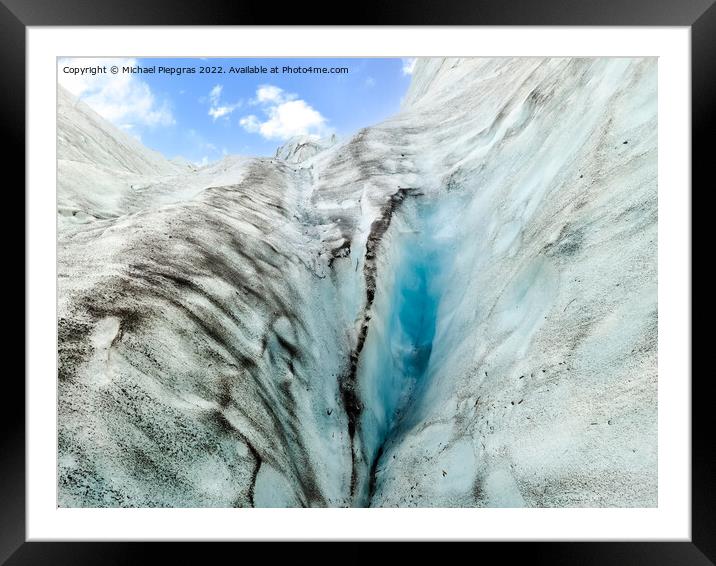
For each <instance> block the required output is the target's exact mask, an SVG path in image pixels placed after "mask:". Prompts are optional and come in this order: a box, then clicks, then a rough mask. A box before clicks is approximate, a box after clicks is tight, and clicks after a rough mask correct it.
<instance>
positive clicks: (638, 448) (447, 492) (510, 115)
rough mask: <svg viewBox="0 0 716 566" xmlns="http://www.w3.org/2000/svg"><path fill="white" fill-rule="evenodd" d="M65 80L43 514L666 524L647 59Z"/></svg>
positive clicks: (140, 72) (309, 67) (206, 68)
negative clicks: (156, 512) (276, 512)
mask: <svg viewBox="0 0 716 566" xmlns="http://www.w3.org/2000/svg"><path fill="white" fill-rule="evenodd" d="M120 54H121V53H120ZM54 60H55V59H53V61H54ZM56 62H57V85H56V87H57V107H56V167H57V177H56V178H57V186H56V250H57V265H56V274H57V279H56V285H57V315H56V320H57V352H56V354H57V376H56V378H57V379H56V387H57V446H56V448H57V451H56V454H57V501H56V505H57V506H58V507H59V508H78V507H82V508H158V507H162V508H201V507H211V508H233V507H256V508H266V507H277V508H293V507H336V508H355V507H358V508H416V507H417V508H476V507H490V508H506V507H518V508H657V507H658V506H659V498H658V495H659V489H658V488H659V485H658V481H657V478H658V473H659V469H658V466H657V462H658V450H657V448H658V440H659V434H658V432H659V431H658V420H657V416H658V411H657V409H658V407H657V405H658V403H657V397H658V390H659V387H658V369H657V357H658V347H657V346H658V334H659V333H658V321H659V309H658V293H657V291H658V284H657V283H658V281H657V256H658V245H657V244H658V237H657V228H658V212H659V211H658V198H657V189H658V184H657V179H659V181H660V182H661V177H659V171H658V162H657V152H658V140H657V128H658V116H657V115H658V112H657V102H658V93H657V90H658V89H657V79H658V69H659V68H660V61H659V58H658V57H633V56H629V57H612V56H597V57H582V56H579V57H576V56H575V57H541V56H540V57H531V56H521V57H514V56H510V57H507V56H505V57H462V58H451V57H345V58H329V57H323V58H317V57H284V58H267V57H257V58H215V57H191V58H175V57H161V58H160V57H149V56H148V57H119V56H118V57H113V58H109V57H72V56H66V57H57V58H56ZM50 69H51V70H52V67H51V65H50ZM52 80H54V79H52ZM50 90H51V89H50ZM51 189H52V187H50V191H47V192H46V195H45V198H46V199H52V196H51V195H52V191H51ZM687 377H688V376H684V377H683V379H684V380H686V379H687ZM53 385H54V384H53ZM661 433H662V434H663V433H664V431H663V429H662V430H661ZM259 512H260V511H255V510H252V511H247V513H259ZM375 512H376V511H371V512H369V513H375Z"/></svg>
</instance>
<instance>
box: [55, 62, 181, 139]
mask: <svg viewBox="0 0 716 566" xmlns="http://www.w3.org/2000/svg"><path fill="white" fill-rule="evenodd" d="M68 65H69V66H77V67H89V66H94V65H106V66H107V67H110V66H112V65H116V66H118V67H120V68H122V67H124V66H136V65H137V60H136V59H110V58H99V59H90V58H77V59H71V58H70V59H60V60H59V61H58V66H59V72H58V77H59V79H58V80H59V83H60V84H61V85H62V86H63V87H65V88H66V89H67V90H69V91H70V92H71V93H72V94H74V95H75V96H77V97H78V98H81V99H82V100H83V101H84V102H85V103H86V104H88V105H89V106H90V108H92V109H93V110H94V111H95V112H97V113H98V114H99V115H100V116H102V117H103V118H105V119H107V120H109V121H110V122H112V123H113V124H116V125H118V126H119V127H122V128H124V129H126V130H131V129H133V128H136V127H138V126H149V127H155V126H169V125H171V124H174V123H175V120H174V116H173V115H172V111H171V108H170V106H169V102H168V101H167V100H163V101H160V100H158V99H157V97H156V95H155V94H154V93H153V92H152V89H151V88H150V87H149V85H148V84H147V83H145V82H144V81H142V80H141V79H140V78H139V75H133V74H130V73H118V74H116V75H112V74H106V75H104V74H102V75H99V74H98V75H70V74H66V73H63V72H62V67H64V66H68Z"/></svg>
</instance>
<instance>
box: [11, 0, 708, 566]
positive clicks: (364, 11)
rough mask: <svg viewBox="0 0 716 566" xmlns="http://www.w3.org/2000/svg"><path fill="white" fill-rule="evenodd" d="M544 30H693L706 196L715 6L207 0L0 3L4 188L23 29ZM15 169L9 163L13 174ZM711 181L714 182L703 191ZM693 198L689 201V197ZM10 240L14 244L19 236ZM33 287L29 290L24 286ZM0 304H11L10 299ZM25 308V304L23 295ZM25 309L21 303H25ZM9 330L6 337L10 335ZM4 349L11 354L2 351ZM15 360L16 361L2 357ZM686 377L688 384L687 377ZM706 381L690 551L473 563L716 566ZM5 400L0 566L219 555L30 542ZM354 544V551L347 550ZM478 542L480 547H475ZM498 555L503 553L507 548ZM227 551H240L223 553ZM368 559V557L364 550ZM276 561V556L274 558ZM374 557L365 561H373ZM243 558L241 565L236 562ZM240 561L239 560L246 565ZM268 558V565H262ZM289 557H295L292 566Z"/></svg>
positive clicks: (632, 549)
mask: <svg viewBox="0 0 716 566" xmlns="http://www.w3.org/2000/svg"><path fill="white" fill-rule="evenodd" d="M348 14H350V16H351V17H352V21H351V22H350V23H351V24H352V25H398V24H407V25H471V26H475V25H550V26H556V25H559V26H688V27H690V29H691V56H692V62H691V78H692V85H691V86H692V187H693V185H697V184H698V185H699V186H701V189H702V190H707V185H706V179H707V174H708V173H709V172H708V170H707V167H708V165H709V163H710V162H711V161H713V157H712V156H711V154H710V151H709V147H710V144H709V143H708V142H709V141H710V140H708V137H712V136H713V132H714V130H715V126H716V124H715V123H714V101H715V100H716V5H714V0H621V1H618V0H601V1H599V2H596V1H593V0H591V1H590V0H541V1H539V2H537V1H532V2H530V1H529V0H489V1H484V0H480V1H468V0H442V1H441V2H435V1H434V0H413V1H409V0H399V1H395V0H394V1H392V2H388V1H384V2H374V1H372V0H370V1H363V2H361V3H360V9H356V10H355V12H354V13H350V12H349V11H348V10H347V9H346V5H343V4H342V3H335V4H334V5H333V6H332V7H323V6H321V7H319V5H316V6H315V7H311V6H309V5H307V4H305V3H297V2H296V3H291V4H289V5H287V6H282V7H281V8H280V9H279V8H278V7H277V6H275V5H273V4H272V3H268V2H262V3H260V2H256V1H250V2H249V1H241V0H238V1H234V2H230V1H227V0H204V1H203V2H192V1H190V0H143V1H141V2H138V1H136V0H131V1H130V0H124V1H122V2H116V1H111V0H55V1H52V0H0V73H1V74H2V75H1V76H2V77H3V79H4V81H3V82H4V84H3V85H2V86H1V87H0V116H1V119H2V122H0V123H2V129H3V133H4V137H5V139H6V140H7V141H8V142H9V143H7V144H6V147H7V149H6V150H5V151H6V153H5V163H6V164H7V165H8V167H6V170H7V171H8V173H7V174H9V175H11V176H12V175H15V176H16V178H15V179H13V181H14V183H13V184H12V185H11V184H10V182H8V185H6V190H9V187H10V186H14V187H20V186H23V187H24V186H25V174H24V168H22V167H20V164H21V163H24V162H25V161H24V159H25V155H24V151H25V115H26V111H27V108H26V106H25V89H26V86H25V49H26V45H25V31H26V27H28V26H73V25H266V24H271V25H284V24H311V25H315V24H322V25H340V24H342V23H343V22H344V18H345V17H346V15H348ZM13 164H16V165H13ZM711 184H712V183H710V184H709V186H710V185H711ZM685 190H691V191H692V192H691V194H692V195H693V189H692V188H691V189H689V188H685ZM15 238H16V236H15ZM27 283H28V282H27V281H25V284H27ZM6 300H7V299H6ZM25 300H26V301H28V300H31V297H29V296H28V295H27V294H25ZM26 304H27V303H26ZM7 328H8V327H6V330H7ZM6 348H7V346H6ZM8 355H11V354H8ZM683 379H685V380H686V379H691V376H690V375H689V376H683ZM710 379H711V377H710V374H707V373H704V374H701V375H696V376H695V378H694V379H692V381H691V387H692V538H691V541H690V542H666V541H665V542H581V543H567V542H563V543H559V542H544V543H481V546H480V547H479V548H477V549H474V550H472V557H473V558H474V559H478V558H479V557H483V558H484V559H488V556H490V555H493V554H494V553H495V552H498V553H499V554H500V555H502V556H504V557H509V558H510V559H511V561H515V563H520V562H521V561H523V560H524V561H529V562H530V563H532V564H550V565H557V564H599V565H603V564H676V565H691V564H693V565H701V564H704V565H705V564H714V563H716V536H715V535H716V505H714V502H715V498H714V493H715V492H716V458H715V451H714V443H713V440H712V438H711V431H712V430H713V428H714V420H715V419H714V411H713V409H712V407H711V404H712V399H711V397H710V396H709V395H708V388H709V381H710ZM3 380H4V383H3V392H4V394H5V395H4V397H5V402H4V403H3V407H2V411H0V424H1V425H2V428H1V429H0V430H1V433H0V434H1V438H2V440H1V443H2V444H1V445H0V563H4V564H7V565H21V564H53V565H64V564H68V565H69V564H72V565H77V564H106V565H109V564H135V563H144V562H146V561H149V560H152V561H156V560H161V563H171V562H175V563H181V564H183V563H188V562H189V561H194V560H201V561H202V562H208V561H210V560H212V559H213V556H212V555H214V554H215V553H217V551H218V552H223V551H225V550H227V547H226V545H224V544H221V545H217V544H206V543H126V542H125V543H122V542H111V543H83V542H56V543H40V542H26V537H25V519H26V516H25V406H24V403H23V402H21V399H24V396H25V387H24V383H23V382H22V380H21V379H20V375H19V372H12V371H9V370H6V371H5V372H4V376H3ZM353 544H359V543H353ZM478 544H480V543H478ZM505 545H509V547H506V546H505ZM228 550H229V552H231V553H234V552H235V550H233V547H232V549H228ZM366 550H367V552H366ZM273 552H274V551H273V550H272V553H273ZM290 552H292V553H294V554H295V556H300V555H303V556H304V557H305V559H306V560H307V561H311V562H313V561H314V560H316V561H320V562H326V561H328V560H340V561H341V562H345V561H346V558H348V559H349V560H352V561H358V560H363V561H365V560H374V559H376V552H375V549H374V548H367V549H365V550H363V552H361V551H360V549H358V551H357V552H349V553H346V552H345V548H331V549H328V550H321V551H319V552H320V554H321V556H323V557H322V558H320V557H318V556H316V557H313V555H312V554H311V553H310V552H309V553H301V554H298V553H300V550H295V549H291V550H290ZM368 552H370V556H369V555H368ZM242 557H243V559H245V556H243V555H242ZM242 557H239V556H238V555H235V559H242ZM267 559H268V557H267ZM294 559H295V557H294Z"/></svg>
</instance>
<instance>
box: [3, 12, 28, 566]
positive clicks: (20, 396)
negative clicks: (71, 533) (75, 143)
mask: <svg viewBox="0 0 716 566" xmlns="http://www.w3.org/2000/svg"><path fill="white" fill-rule="evenodd" d="M1 1H2V0H0V76H2V79H3V83H4V84H2V86H0V128H2V134H3V138H4V140H5V141H6V142H7V143H5V144H4V150H3V158H2V161H1V162H0V163H2V165H3V169H4V173H5V174H6V175H7V180H5V179H4V180H3V181H4V182H3V183H2V188H3V193H4V194H5V197H6V198H7V200H6V203H7V202H8V200H9V197H11V196H12V197H14V198H15V199H18V200H20V199H21V200H20V202H19V203H18V202H15V203H12V205H10V206H9V208H11V209H12V210H13V211H14V215H15V217H16V218H17V217H20V214H19V213H18V212H19V211H23V214H22V216H21V217H20V218H24V217H25V214H24V211H25V191H24V188H25V167H24V164H25V26H24V24H23V23H22V22H20V21H19V20H18V19H17V18H16V17H15V16H14V15H13V14H12V13H10V12H9V11H8V9H7V8H6V7H5V6H4V5H3V4H2V3H1ZM3 208H5V206H3ZM3 224H5V223H4V222H3ZM16 224H19V223H16ZM18 228H19V226H17V225H15V226H12V227H5V226H3V232H5V234H4V236H5V242H6V245H7V246H8V247H11V248H15V249H14V250H13V251H14V252H15V254H16V255H15V257H12V259H8V260H6V261H7V262H8V263H6V265H7V266H9V265H13V264H14V265H15V266H19V265H22V266H23V270H22V272H21V273H22V276H21V277H22V286H23V291H22V294H23V296H24V297H25V300H27V296H26V295H25V284H26V275H25V258H24V255H25V249H24V246H23V247H20V245H19V242H17V239H18V233H17V230H18ZM25 230H26V225H25V226H24V227H23V236H25ZM25 240H26V238H25ZM10 262H12V263H10ZM6 273H7V275H8V277H9V278H12V279H14V280H17V278H19V276H18V274H19V273H20V270H19V269H13V268H12V267H8V268H7V272H6ZM6 283H9V281H7V280H6ZM15 285H17V283H15ZM11 297H12V298H10V297H8V300H7V301H6V302H5V305H4V307H5V310H6V312H7V307H8V306H12V307H14V308H16V309H18V310H19V309H20V308H22V307H20V305H19V301H17V300H16V299H14V295H13V296H11ZM24 304H25V301H23V305H24ZM17 314H18V318H17V320H18V321H19V320H20V313H17ZM22 316H23V319H24V312H23V313H22ZM18 327H19V328H18ZM19 329H22V335H23V338H24V336H25V323H24V322H23V323H22V326H20V325H19V323H18V324H17V326H16V327H15V328H13V330H12V331H11V332H12V333H13V334H16V335H17V334H20V332H19ZM15 339H16V340H17V339H18V338H15ZM9 343H10V342H6V343H5V348H4V349H5V351H6V353H7V354H8V355H7V357H6V360H7V365H6V366H5V367H4V368H3V369H4V371H3V372H2V387H3V394H2V399H3V403H2V407H1V408H0V563H2V562H3V561H4V560H5V558H6V557H7V556H8V555H9V554H10V553H11V552H12V551H13V550H14V549H15V548H17V547H18V546H19V545H20V544H22V542H23V541H24V540H25V403H24V399H25V383H24V379H21V377H20V372H19V371H18V370H17V369H15V368H16V367H17V366H20V367H21V368H24V356H23V357H20V356H17V355H16V353H15V352H12V351H8V350H9ZM18 351H20V349H19V348H18ZM22 351H24V348H23V350H22ZM18 357H19V358H20V360H21V361H20V363H19V364H12V363H11V362H10V360H11V359H12V358H18ZM12 366H15V367H12ZM11 368H12V369H11ZM24 373H25V372H24V371H23V374H24ZM21 400H22V401H21Z"/></svg>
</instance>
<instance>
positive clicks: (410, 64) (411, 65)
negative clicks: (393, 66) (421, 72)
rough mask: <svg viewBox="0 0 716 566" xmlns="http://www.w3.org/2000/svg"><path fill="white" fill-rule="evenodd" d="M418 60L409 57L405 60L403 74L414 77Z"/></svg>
mask: <svg viewBox="0 0 716 566" xmlns="http://www.w3.org/2000/svg"><path fill="white" fill-rule="evenodd" d="M417 62H418V60H417V59H416V58H415V57H408V58H404V59H403V74H404V75H412V74H413V71H415V64H416V63H417Z"/></svg>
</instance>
